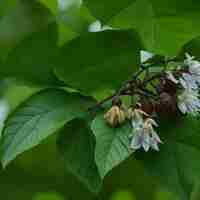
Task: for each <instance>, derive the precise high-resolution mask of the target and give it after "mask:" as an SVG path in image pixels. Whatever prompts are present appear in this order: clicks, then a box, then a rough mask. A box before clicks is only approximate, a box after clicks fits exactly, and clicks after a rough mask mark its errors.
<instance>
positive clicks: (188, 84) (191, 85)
mask: <svg viewBox="0 0 200 200" xmlns="http://www.w3.org/2000/svg"><path fill="white" fill-rule="evenodd" d="M179 81H180V84H181V85H182V87H183V88H184V89H197V88H198V85H197V81H196V80H195V79H194V77H193V76H192V75H191V74H189V73H183V74H182V77H181V78H180V79H179Z"/></svg>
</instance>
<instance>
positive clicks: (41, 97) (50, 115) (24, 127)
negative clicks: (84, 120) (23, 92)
mask: <svg viewBox="0 0 200 200" xmlns="http://www.w3.org/2000/svg"><path fill="white" fill-rule="evenodd" d="M92 103H93V101H92V100H91V99H90V98H86V97H83V96H80V95H79V94H76V93H67V92H65V91H63V90H57V89H47V90H44V91H41V92H39V93H37V94H35V95H33V96H32V97H30V98H29V99H28V100H27V101H26V102H25V103H24V104H22V105H20V106H19V107H18V108H17V109H16V111H15V113H13V114H12V115H11V116H10V117H9V119H8V120H7V122H6V124H5V129H4V132H3V138H2V145H1V153H2V157H1V162H2V164H3V166H4V167H5V166H6V165H7V164H8V163H9V162H10V161H12V160H13V159H14V158H15V157H16V156H17V155H19V154H21V153H23V152H24V151H26V150H29V149H30V148H32V147H34V146H36V145H38V144H39V143H41V141H43V140H44V139H45V138H47V137H48V136H49V135H50V134H52V133H54V132H55V131H57V130H58V129H60V128H61V127H62V126H64V124H65V123H66V122H68V121H71V120H72V119H74V118H76V117H81V116H83V114H84V112H85V111H86V110H87V108H88V107H89V106H90V105H91V104H92Z"/></svg>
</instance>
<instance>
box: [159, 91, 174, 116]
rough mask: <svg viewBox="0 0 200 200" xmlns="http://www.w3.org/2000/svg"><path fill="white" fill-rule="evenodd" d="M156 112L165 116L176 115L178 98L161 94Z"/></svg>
mask: <svg viewBox="0 0 200 200" xmlns="http://www.w3.org/2000/svg"><path fill="white" fill-rule="evenodd" d="M156 112H157V113H159V114H161V115H165V116H168V115H173V114H176V112H177V105H176V96H175V95H171V94H169V93H166V92H163V93H161V94H160V99H159V101H158V103H157V105H156Z"/></svg>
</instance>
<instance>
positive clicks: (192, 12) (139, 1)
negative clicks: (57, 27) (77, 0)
mask: <svg viewBox="0 0 200 200" xmlns="http://www.w3.org/2000/svg"><path fill="white" fill-rule="evenodd" d="M104 1H105V3H104V2H103V3H102V1H101V2H99V4H98V3H96V1H93V0H87V1H86V2H88V3H87V5H88V7H89V8H90V9H91V11H92V13H93V14H94V16H95V17H97V18H98V19H101V20H103V21H104V22H105V23H106V22H109V24H110V25H111V26H114V27H116V28H130V27H133V28H135V29H136V30H137V31H138V32H139V33H140V35H141V37H142V39H143V41H144V43H145V46H146V48H147V50H149V51H152V52H155V53H158V54H164V55H165V54H167V55H173V56H174V55H176V53H177V52H178V51H179V50H180V48H181V47H182V45H183V44H185V43H186V42H188V41H189V40H191V39H193V38H194V37H197V36H199V35H200V27H199V20H198V19H199V17H200V12H199V9H200V2H199V1H195V0H194V1H188V0H168V1H160V0H136V1H133V0H132V1H131V0H130V1H128V0H127V1H122V2H124V3H122V2H120V1H117V2H116V1H115V2H114V3H113V2H112V1H106V0H104ZM110 2H111V6H105V7H104V5H107V4H110ZM95 3H96V4H95ZM125 4H126V6H124V5H125ZM112 6H115V7H118V10H116V12H112ZM104 9H105V10H106V11H107V9H108V12H109V11H110V13H111V14H104ZM105 13H107V12H105Z"/></svg>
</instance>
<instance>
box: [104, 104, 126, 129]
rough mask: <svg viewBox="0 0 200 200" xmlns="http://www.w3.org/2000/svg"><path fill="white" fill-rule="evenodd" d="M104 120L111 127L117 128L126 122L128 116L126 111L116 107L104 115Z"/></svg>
mask: <svg viewBox="0 0 200 200" xmlns="http://www.w3.org/2000/svg"><path fill="white" fill-rule="evenodd" d="M104 119H105V120H106V122H107V123H108V124H109V125H110V126H111V127H116V126H118V125H120V124H122V123H123V122H124V121H125V119H126V116H125V112H124V110H123V109H121V108H120V107H119V106H116V105H115V106H112V107H111V108H110V110H109V111H108V112H107V113H106V114H105V115H104Z"/></svg>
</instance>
